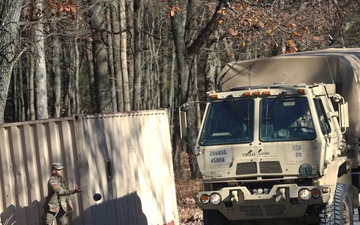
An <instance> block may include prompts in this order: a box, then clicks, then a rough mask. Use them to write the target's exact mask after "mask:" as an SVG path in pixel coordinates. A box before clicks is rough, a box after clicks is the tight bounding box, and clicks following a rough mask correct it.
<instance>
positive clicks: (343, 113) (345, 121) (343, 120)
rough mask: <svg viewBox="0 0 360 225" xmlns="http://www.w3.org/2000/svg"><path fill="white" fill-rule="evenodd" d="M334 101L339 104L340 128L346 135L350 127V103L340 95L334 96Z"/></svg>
mask: <svg viewBox="0 0 360 225" xmlns="http://www.w3.org/2000/svg"><path fill="white" fill-rule="evenodd" d="M333 98H334V101H335V102H336V103H337V104H338V110H339V112H338V113H339V114H338V116H339V126H340V128H341V130H342V132H343V133H345V131H346V128H347V127H349V110H348V103H347V102H345V99H344V98H343V97H342V96H340V95H339V94H335V95H334V96H333Z"/></svg>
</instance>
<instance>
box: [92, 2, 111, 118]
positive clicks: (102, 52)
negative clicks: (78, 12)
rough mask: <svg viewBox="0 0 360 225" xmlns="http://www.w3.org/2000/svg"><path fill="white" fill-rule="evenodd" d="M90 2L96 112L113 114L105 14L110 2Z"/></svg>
mask: <svg viewBox="0 0 360 225" xmlns="http://www.w3.org/2000/svg"><path fill="white" fill-rule="evenodd" d="M89 2H90V6H91V7H90V8H91V13H92V17H91V19H90V27H91V28H90V29H91V30H92V36H93V41H92V50H93V60H94V80H95V90H96V103H97V109H95V110H94V112H111V110H112V101H111V88H110V82H109V66H108V50H107V46H106V44H107V40H106V36H107V35H106V26H105V25H106V23H105V21H106V14H104V12H105V8H106V7H107V4H108V2H106V1H104V2H101V3H99V2H98V1H96V0H89Z"/></svg>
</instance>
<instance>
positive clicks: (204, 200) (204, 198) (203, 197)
mask: <svg viewBox="0 0 360 225" xmlns="http://www.w3.org/2000/svg"><path fill="white" fill-rule="evenodd" d="M200 201H201V202H202V203H203V204H208V203H209V195H207V194H203V195H201V197H200Z"/></svg>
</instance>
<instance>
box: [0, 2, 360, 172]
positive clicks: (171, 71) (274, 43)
mask: <svg viewBox="0 0 360 225" xmlns="http://www.w3.org/2000/svg"><path fill="white" fill-rule="evenodd" d="M359 14H360V1H359V0H342V1H339V0H287V1H285V0H241V1H235V0H229V1H227V0H219V1H215V0H213V1H209V0H187V1H177V0H159V1H152V0H133V1H131V0H129V1H125V0H87V1H84V0H16V1H14V0H2V1H1V3H0V123H4V122H16V121H25V120H34V119H46V118H52V117H62V116H71V115H73V114H80V113H84V114H93V113H106V112H116V111H133V110H146V109H158V108H167V109H168V110H169V117H170V123H171V127H172V134H171V137H172V143H173V157H174V168H175V175H176V177H177V178H178V179H181V178H182V177H183V170H182V166H181V160H180V158H181V157H180V154H181V153H182V152H184V151H185V152H187V153H188V155H189V161H190V164H189V167H190V175H191V177H199V172H198V170H197V165H196V162H195V161H194V157H193V155H192V151H191V145H192V143H193V142H194V138H195V135H196V132H197V126H198V124H199V120H200V115H201V112H200V111H199V109H191V111H190V112H189V117H190V118H189V121H190V126H191V127H192V129H190V130H189V132H190V135H189V139H188V140H187V142H186V143H187V144H184V142H182V141H181V140H180V136H179V132H178V131H179V124H178V119H179V118H178V115H177V112H178V110H177V109H178V107H179V106H180V105H182V104H184V103H185V102H187V101H198V100H203V98H204V95H205V92H206V91H208V90H211V89H214V88H215V87H214V83H215V77H216V74H217V73H219V71H220V69H221V68H222V66H223V65H224V64H225V63H227V62H229V61H233V60H242V59H250V58H256V57H268V56H274V55H279V54H284V53H293V52H298V51H308V50H315V49H323V48H329V47H359V46H360V42H359V38H358V37H359V34H360V21H359V20H360V19H359V16H358V15H359Z"/></svg>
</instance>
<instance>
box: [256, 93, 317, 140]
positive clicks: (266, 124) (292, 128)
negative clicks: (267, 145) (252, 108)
mask: <svg viewBox="0 0 360 225" xmlns="http://www.w3.org/2000/svg"><path fill="white" fill-rule="evenodd" d="M260 110H261V118H260V120H261V121H260V126H261V127H260V140H261V141H264V142H266V141H283V140H312V139H315V138H316V134H315V131H314V125H313V120H312V116H311V113H310V110H309V104H308V100H307V98H306V97H302V96H296V97H294V96H292V97H286V96H284V95H279V96H278V97H269V98H264V99H262V100H261V109H260Z"/></svg>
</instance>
